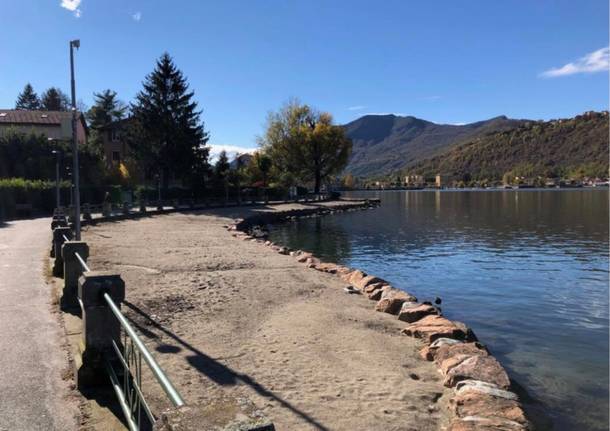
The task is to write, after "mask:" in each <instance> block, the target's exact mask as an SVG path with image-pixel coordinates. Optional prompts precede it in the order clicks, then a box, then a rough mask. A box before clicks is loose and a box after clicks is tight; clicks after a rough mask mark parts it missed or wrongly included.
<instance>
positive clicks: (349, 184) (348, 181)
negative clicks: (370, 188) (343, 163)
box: [343, 173, 356, 189]
mask: <svg viewBox="0 0 610 431" xmlns="http://www.w3.org/2000/svg"><path fill="white" fill-rule="evenodd" d="M355 185H356V180H355V179H354V176H353V175H352V174H350V173H348V174H347V175H346V176H345V177H344V178H343V186H345V188H347V189H353V188H354V186H355Z"/></svg>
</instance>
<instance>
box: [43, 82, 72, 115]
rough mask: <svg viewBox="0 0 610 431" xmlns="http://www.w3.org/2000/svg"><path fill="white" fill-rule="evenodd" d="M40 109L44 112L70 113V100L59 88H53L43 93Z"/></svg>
mask: <svg viewBox="0 0 610 431" xmlns="http://www.w3.org/2000/svg"><path fill="white" fill-rule="evenodd" d="M40 108H41V109H42V110H44V111H68V110H70V99H69V98H68V96H66V95H65V94H64V93H63V92H62V91H61V90H60V89H59V88H56V87H51V88H49V89H48V90H47V91H45V92H44V93H42V96H41V97H40Z"/></svg>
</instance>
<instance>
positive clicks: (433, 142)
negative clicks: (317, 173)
mask: <svg viewBox="0 0 610 431" xmlns="http://www.w3.org/2000/svg"><path fill="white" fill-rule="evenodd" d="M522 123H523V121H522V120H511V119H509V118H506V117H504V116H500V117H495V118H491V119H489V120H485V121H479V122H476V123H471V124H464V125H453V124H436V123H432V122H430V121H426V120H422V119H419V118H415V117H411V116H408V117H401V116H397V115H365V116H363V117H360V118H358V119H357V120H354V121H352V122H351V123H348V124H346V125H345V126H344V127H345V132H346V135H347V136H348V137H350V138H351V139H352V142H353V147H352V156H351V158H350V161H349V165H348V166H347V168H346V169H345V172H349V173H351V174H353V175H356V176H363V177H371V176H383V175H386V174H390V173H392V172H397V171H399V170H401V169H404V168H407V167H409V166H411V165H413V164H414V163H417V162H419V161H421V160H423V159H425V158H429V157H433V156H435V155H437V154H439V153H441V152H443V151H446V150H447V149H448V148H450V147H451V146H453V145H456V144H458V143H461V142H464V141H466V140H470V139H473V138H475V137H477V136H482V135H484V134H487V133H490V132H497V131H501V130H506V129H509V128H514V127H517V126H519V125H520V124H522Z"/></svg>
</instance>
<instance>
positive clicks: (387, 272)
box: [272, 190, 609, 430]
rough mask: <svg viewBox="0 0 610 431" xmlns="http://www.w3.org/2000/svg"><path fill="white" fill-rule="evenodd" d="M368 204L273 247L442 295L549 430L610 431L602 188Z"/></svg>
mask: <svg viewBox="0 0 610 431" xmlns="http://www.w3.org/2000/svg"><path fill="white" fill-rule="evenodd" d="M375 195H377V196H378V197H381V199H382V206H381V207H380V208H378V209H375V210H369V211H365V212H353V213H345V214H340V215H335V216H332V217H324V218H319V219H313V220H302V221H298V222H295V223H291V224H289V225H286V226H281V227H279V228H278V229H276V230H274V232H273V233H272V236H273V239H274V240H277V241H280V242H283V243H286V244H290V245H291V246H293V247H299V248H303V249H306V250H311V251H313V252H314V253H316V254H317V255H319V256H321V257H323V258H325V259H327V260H330V261H338V262H342V263H345V264H348V265H351V266H354V267H359V268H363V269H365V270H366V271H368V272H371V273H373V274H376V275H379V276H382V277H384V278H386V279H388V280H389V281H391V282H392V283H393V284H394V285H396V286H398V287H402V288H404V289H407V290H409V291H410V292H412V293H414V294H415V295H417V296H418V297H420V298H422V299H426V298H433V297H434V296H441V297H442V298H443V302H444V307H443V308H444V310H445V311H446V313H447V314H448V315H449V317H451V318H455V319H458V320H463V321H466V322H468V324H469V325H471V326H472V327H473V328H474V330H475V332H476V333H477V334H478V335H479V336H480V338H481V339H483V340H484V341H485V342H487V343H489V344H490V346H491V348H492V350H493V351H494V353H495V354H496V355H498V356H499V357H500V359H501V360H502V361H503V362H504V363H505V364H506V365H507V367H508V368H509V371H510V373H511V374H512V376H513V377H515V378H516V379H517V380H518V381H519V382H520V383H521V384H523V385H524V386H525V387H527V389H528V391H530V392H531V394H532V395H533V396H534V397H535V398H539V399H541V400H542V401H543V402H544V405H545V408H546V410H547V413H548V414H549V415H550V416H551V418H552V420H553V422H554V427H553V428H554V429H557V430H571V429H590V430H597V429H600V430H601V429H607V425H608V353H609V351H608V194H607V191H599V190H575V191H532V190H524V191H493V192H492V191H490V192H481V191H477V192H468V191H463V192H450V191H431V192H427V191H413V192H382V193H378V192H374V193H369V194H368V195H367V196H369V197H372V196H375ZM312 233H313V234H312Z"/></svg>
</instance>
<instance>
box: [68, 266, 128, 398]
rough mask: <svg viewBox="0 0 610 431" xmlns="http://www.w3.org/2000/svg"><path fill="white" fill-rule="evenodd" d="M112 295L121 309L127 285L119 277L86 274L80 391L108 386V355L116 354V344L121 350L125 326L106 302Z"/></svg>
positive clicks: (80, 285) (82, 292)
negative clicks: (105, 357)
mask: <svg viewBox="0 0 610 431" xmlns="http://www.w3.org/2000/svg"><path fill="white" fill-rule="evenodd" d="M104 293H108V294H109V295H110V297H111V298H112V300H113V301H114V303H115V304H116V305H117V306H120V304H121V302H122V301H123V300H124V299H125V282H124V281H123V280H122V279H121V276H120V275H118V274H113V273H109V272H100V271H92V272H86V273H84V274H83V275H81V277H80V278H79V280H78V297H79V298H80V300H81V301H82V303H83V338H82V345H81V356H80V358H77V360H75V366H76V372H75V376H76V384H77V387H78V388H79V389H82V388H85V387H88V386H97V385H103V384H107V382H108V376H107V374H106V370H105V369H104V354H106V353H110V352H113V351H114V348H113V347H112V341H114V342H115V343H116V344H117V346H118V347H119V348H121V340H120V336H121V324H120V323H119V321H118V320H117V318H116V317H115V316H114V314H113V313H112V310H111V309H110V307H109V306H108V304H107V303H106V301H105V300H104Z"/></svg>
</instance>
